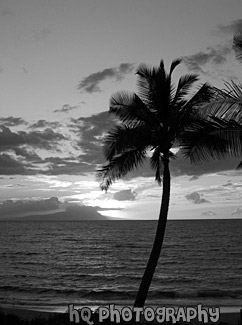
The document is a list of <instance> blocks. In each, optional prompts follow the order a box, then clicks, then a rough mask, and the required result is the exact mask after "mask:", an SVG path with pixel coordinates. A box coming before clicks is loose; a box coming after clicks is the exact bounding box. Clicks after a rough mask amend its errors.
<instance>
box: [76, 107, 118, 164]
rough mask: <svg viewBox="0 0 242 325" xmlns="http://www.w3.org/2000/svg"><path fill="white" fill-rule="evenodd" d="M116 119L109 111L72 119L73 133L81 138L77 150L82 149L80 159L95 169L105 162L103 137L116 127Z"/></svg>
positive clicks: (77, 143)
mask: <svg viewBox="0 0 242 325" xmlns="http://www.w3.org/2000/svg"><path fill="white" fill-rule="evenodd" d="M114 121H115V119H114V117H113V116H112V115H110V114H109V113H108V112H107V111H106V112H102V113H99V114H96V115H92V116H90V117H81V118H79V119H77V120H74V119H72V124H71V125H70V126H71V127H72V128H73V132H75V133H76V135H77V136H78V137H79V138H80V140H78V141H76V143H75V148H76V149H77V150H80V148H81V149H82V151H83V153H82V154H81V155H80V156H79V157H78V158H79V159H80V160H83V161H85V162H86V163H89V164H91V165H92V166H93V168H95V167H96V166H97V164H101V163H103V162H104V154H103V147H102V145H103V137H104V135H105V134H106V132H107V131H108V130H110V129H111V128H112V127H113V126H114Z"/></svg>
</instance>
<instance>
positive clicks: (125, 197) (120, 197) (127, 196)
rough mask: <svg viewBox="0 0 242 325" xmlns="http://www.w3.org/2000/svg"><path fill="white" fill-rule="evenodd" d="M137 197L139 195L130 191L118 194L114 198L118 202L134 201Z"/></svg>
mask: <svg viewBox="0 0 242 325" xmlns="http://www.w3.org/2000/svg"><path fill="white" fill-rule="evenodd" d="M136 196H137V193H136V192H134V191H132V190H130V189H129V190H122V191H119V192H116V193H115V194H114V195H113V198H114V199H115V200H117V201H134V200H135V198H136Z"/></svg>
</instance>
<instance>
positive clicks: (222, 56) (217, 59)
mask: <svg viewBox="0 0 242 325" xmlns="http://www.w3.org/2000/svg"><path fill="white" fill-rule="evenodd" d="M231 52H232V42H231V44H230V43H229V44H220V45H217V46H215V47H214V48H212V47H208V48H207V50H206V51H200V52H198V53H196V54H193V55H189V56H184V57H182V60H183V62H184V64H185V65H186V66H187V68H188V69H189V70H190V71H192V72H194V73H203V74H208V73H209V69H207V70H206V66H207V65H208V64H212V65H213V66H221V65H222V64H224V63H225V62H226V59H227V55H228V54H230V53H231Z"/></svg>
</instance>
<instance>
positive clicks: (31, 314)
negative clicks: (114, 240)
mask: <svg viewBox="0 0 242 325" xmlns="http://www.w3.org/2000/svg"><path fill="white" fill-rule="evenodd" d="M0 312H2V313H4V315H5V316H8V315H15V316H17V317H19V319H21V320H28V321H30V320H33V319H36V318H42V319H45V320H46V322H47V320H48V319H50V317H58V318H59V319H61V317H60V316H61V315H63V319H65V320H66V317H65V316H64V315H65V313H57V312H47V311H42V310H28V309H24V308H1V309H0ZM241 317H242V309H241V310H240V311H239V310H238V311H233V310H232V309H231V310H230V311H223V309H222V308H221V312H220V317H219V321H218V322H216V324H230V325H240V324H242V319H241ZM68 319H69V315H68ZM179 323H181V322H179ZM190 323H191V324H194V325H195V324H203V323H201V322H198V320H197V319H194V320H192V321H191V322H190ZM208 324H215V323H213V322H209V323H208ZM12 325H14V324H12Z"/></svg>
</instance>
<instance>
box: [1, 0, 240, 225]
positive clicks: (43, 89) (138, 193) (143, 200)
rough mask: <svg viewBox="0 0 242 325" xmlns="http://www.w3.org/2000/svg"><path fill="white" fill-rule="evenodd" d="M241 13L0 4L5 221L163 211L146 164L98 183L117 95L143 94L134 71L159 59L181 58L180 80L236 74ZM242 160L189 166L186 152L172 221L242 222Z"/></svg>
mask: <svg viewBox="0 0 242 325" xmlns="http://www.w3.org/2000/svg"><path fill="white" fill-rule="evenodd" d="M241 12H242V2H241V1H236V0H211V1H208V0H199V1H198V0H180V1H178V0H149V1H148V0H122V1H118V0H68V1H67V0H0V44H1V46H0V98H1V100H0V113H1V114H0V218H6V217H7V218H12V217H20V216H25V215H29V214H48V213H52V212H56V211H66V210H68V209H70V207H71V208H74V209H75V211H77V213H80V214H85V215H86V217H87V218H88V216H89V212H90V215H91V214H94V215H99V216H101V215H105V216H109V217H113V218H123V219H157V217H158V213H159V207H160V200H161V191H162V189H161V187H159V186H158V185H157V184H156V183H155V181H154V175H153V174H152V171H151V170H150V169H149V168H148V166H146V165H145V166H144V168H143V169H139V170H138V171H136V172H134V173H132V174H130V175H128V176H127V177H126V178H125V179H124V180H119V181H117V182H115V183H114V184H113V185H112V187H111V188H110V190H109V191H108V192H107V193H105V192H102V191H101V190H100V188H99V184H98V182H97V180H96V172H95V170H96V168H97V167H98V166H99V165H100V164H102V163H103V162H104V158H103V152H102V142H103V137H104V135H105V133H106V132H107V131H108V130H109V129H110V128H111V127H112V126H113V125H114V120H113V117H112V116H110V115H109V114H108V109H109V100H110V97H111V96H112V94H114V93H115V92H117V91H120V90H128V91H131V92H133V91H135V90H136V76H135V71H136V69H137V67H138V66H139V65H140V64H141V63H146V64H148V65H151V66H157V65H158V64H159V62H160V60H161V59H163V60H164V62H165V65H166V67H169V65H170V63H171V62H172V60H174V59H176V58H181V59H182V64H181V66H180V67H178V68H177V71H176V73H175V74H174V77H175V78H178V77H179V76H180V75H182V74H184V73H196V74H198V75H199V78H200V85H201V84H202V83H203V82H209V83H211V84H212V85H214V86H216V87H220V88H221V87H222V88H223V87H224V85H225V82H231V81H232V80H233V81H234V82H239V81H240V80H241V77H242V66H241V65H240V64H239V63H238V62H237V61H236V58H235V53H234V50H233V47H232V40H233V35H234V34H235V32H236V31H238V30H239V29H241V28H242V17H241ZM239 162H240V159H238V158H229V159H226V160H221V161H211V162H208V163H204V164H201V165H199V166H191V165H190V163H189V161H187V160H185V159H184V158H183V157H182V156H181V155H179V152H178V158H177V160H176V161H174V162H172V164H171V173H172V189H171V204H170V212H169V219H184V218H185V219H200V218H241V217H242V205H241V202H242V200H241V198H242V173H241V171H238V170H236V169H235V168H236V166H237V165H238V163H239ZM86 207H89V208H88V209H86Z"/></svg>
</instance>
